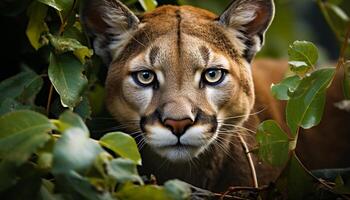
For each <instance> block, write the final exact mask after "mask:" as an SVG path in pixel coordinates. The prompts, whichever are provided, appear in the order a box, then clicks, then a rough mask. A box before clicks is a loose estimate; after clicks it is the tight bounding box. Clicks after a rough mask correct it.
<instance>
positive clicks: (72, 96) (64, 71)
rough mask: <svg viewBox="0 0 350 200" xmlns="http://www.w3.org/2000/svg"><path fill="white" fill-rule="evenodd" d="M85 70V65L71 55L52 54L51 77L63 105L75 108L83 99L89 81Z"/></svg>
mask: <svg viewBox="0 0 350 200" xmlns="http://www.w3.org/2000/svg"><path fill="white" fill-rule="evenodd" d="M83 71H84V66H83V65H82V64H81V63H80V62H79V61H78V60H76V59H75V58H74V57H72V56H71V55H69V54H62V55H55V54H51V56H50V65H49V78H50V81H51V83H52V84H53V86H54V87H55V89H56V91H57V93H58V94H59V95H60V98H61V103H62V105H63V106H65V107H69V108H74V107H75V106H76V105H77V104H78V103H79V102H80V101H81V100H82V93H83V92H84V90H85V88H86V86H87V83H88V81H87V78H86V77H85V75H83Z"/></svg>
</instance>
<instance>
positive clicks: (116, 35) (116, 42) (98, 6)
mask: <svg viewBox="0 0 350 200" xmlns="http://www.w3.org/2000/svg"><path fill="white" fill-rule="evenodd" d="M81 13H82V14H81V21H82V23H83V25H84V27H85V29H86V30H87V32H88V33H89V34H91V35H92V36H93V37H94V42H93V45H94V49H95V53H96V54H97V55H99V56H100V57H101V58H102V59H103V61H104V62H105V63H106V64H107V65H109V64H110V62H111V61H112V59H113V58H115V57H116V56H117V54H118V50H121V49H120V48H121V46H122V45H123V43H125V42H126V41H127V40H128V39H129V36H130V35H131V34H130V32H132V31H134V30H135V29H137V27H138V24H139V19H138V18H137V17H136V15H135V14H134V13H132V12H131V11H130V10H129V9H128V8H127V7H126V6H125V5H124V4H122V3H121V2H120V1H119V0H86V1H85V3H84V4H83V7H82V12H81Z"/></svg>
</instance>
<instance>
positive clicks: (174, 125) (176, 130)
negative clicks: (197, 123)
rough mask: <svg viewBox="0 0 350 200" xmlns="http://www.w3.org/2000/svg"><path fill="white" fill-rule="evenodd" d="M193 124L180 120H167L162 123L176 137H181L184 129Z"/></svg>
mask: <svg viewBox="0 0 350 200" xmlns="http://www.w3.org/2000/svg"><path fill="white" fill-rule="evenodd" d="M192 124H193V121H192V120H191V119H181V120H174V119H167V120H165V121H164V125H165V126H166V127H169V128H170V129H171V131H172V132H173V134H174V135H176V136H177V137H181V135H183V134H184V132H185V130H186V128H188V127H189V126H191V125H192Z"/></svg>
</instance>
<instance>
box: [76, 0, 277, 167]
mask: <svg viewBox="0 0 350 200" xmlns="http://www.w3.org/2000/svg"><path fill="white" fill-rule="evenodd" d="M272 16H273V3H272V1H270V0H264V1H263V0H236V1H233V3H232V4H231V5H230V6H229V7H228V9H227V10H226V11H225V12H224V13H223V14H222V15H221V16H220V17H217V16H216V15H214V14H212V13H210V12H208V11H205V10H202V9H198V8H194V7H190V6H181V7H178V6H163V7H160V8H157V9H156V10H155V11H153V12H150V13H146V14H144V15H143V16H140V17H136V16H135V15H134V14H133V13H132V12H131V11H130V10H128V9H127V8H126V7H125V6H124V5H123V4H121V3H120V2H119V1H117V0H102V1H89V2H88V3H87V6H86V8H85V9H84V12H83V18H82V19H83V22H84V24H85V26H86V27H87V29H88V30H90V32H91V33H92V34H93V35H94V36H95V42H94V46H95V51H96V53H97V54H99V55H100V56H101V57H102V58H103V59H104V61H105V62H106V63H107V64H108V65H109V72H108V77H107V81H106V89H107V106H108V109H109V111H110V112H111V113H112V115H113V116H114V117H115V119H116V120H117V121H118V122H119V123H121V124H125V125H128V128H127V131H128V132H130V133H132V132H135V131H136V132H140V134H141V136H140V137H142V139H141V140H142V141H144V142H145V143H146V144H147V145H148V146H150V147H151V149H153V150H154V151H155V152H156V153H158V154H159V155H161V156H162V157H164V158H166V159H168V160H170V161H174V162H178V161H186V160H190V159H192V158H194V157H197V156H199V155H200V154H201V153H202V152H204V151H205V150H206V149H208V148H209V147H210V145H211V144H212V143H213V142H214V141H216V140H219V139H220V138H221V139H222V138H224V137H225V134H227V133H226V132H227V130H233V131H234V127H236V126H239V125H241V124H242V123H243V122H244V121H245V120H246V119H247V118H248V116H249V113H250V111H251V109H252V107H253V104H254V98H255V97H254V87H253V83H252V76H251V69H250V64H249V63H250V61H251V59H252V57H253V56H254V55H255V53H256V52H257V51H258V50H259V49H260V47H261V46H262V44H263V36H264V32H265V30H266V28H267V27H268V26H269V24H270V21H271V18H272ZM224 132H225V133H224ZM137 137H139V136H137Z"/></svg>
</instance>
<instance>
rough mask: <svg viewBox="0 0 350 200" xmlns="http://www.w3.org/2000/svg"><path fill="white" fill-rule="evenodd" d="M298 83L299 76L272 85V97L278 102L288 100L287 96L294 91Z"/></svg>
mask: <svg viewBox="0 0 350 200" xmlns="http://www.w3.org/2000/svg"><path fill="white" fill-rule="evenodd" d="M299 83H300V77H299V76H291V77H288V78H285V79H283V80H282V81H281V82H280V83H278V84H276V85H272V87H271V91H272V95H273V96H274V97H275V98H276V99H278V100H289V95H290V94H292V93H293V92H294V91H295V89H296V88H297V87H298V85H299Z"/></svg>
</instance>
